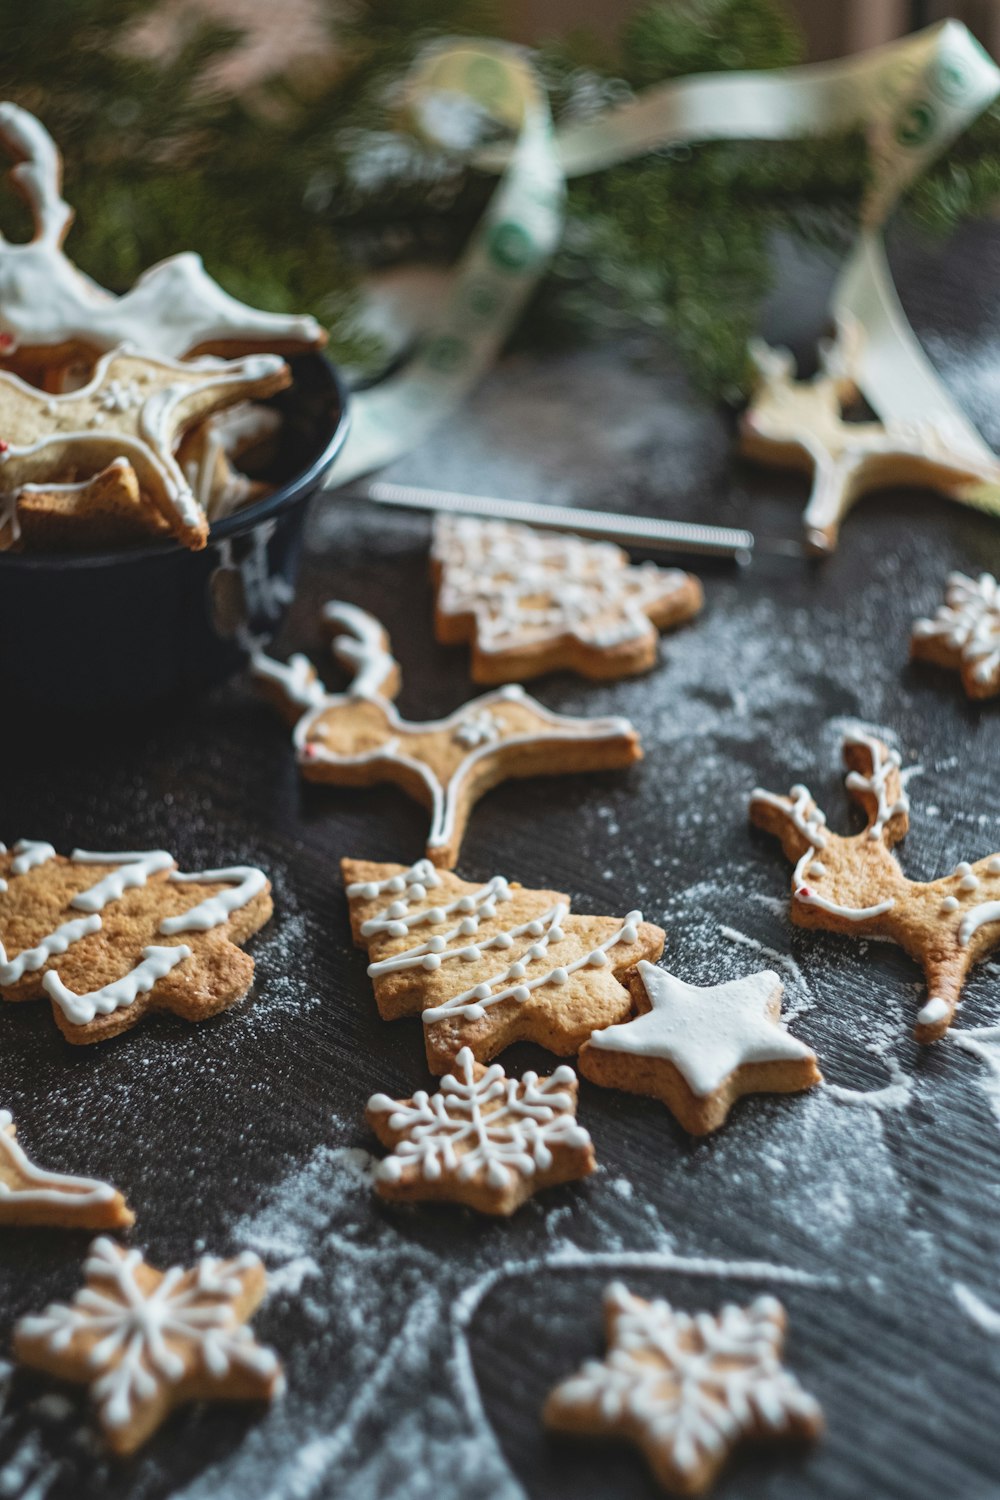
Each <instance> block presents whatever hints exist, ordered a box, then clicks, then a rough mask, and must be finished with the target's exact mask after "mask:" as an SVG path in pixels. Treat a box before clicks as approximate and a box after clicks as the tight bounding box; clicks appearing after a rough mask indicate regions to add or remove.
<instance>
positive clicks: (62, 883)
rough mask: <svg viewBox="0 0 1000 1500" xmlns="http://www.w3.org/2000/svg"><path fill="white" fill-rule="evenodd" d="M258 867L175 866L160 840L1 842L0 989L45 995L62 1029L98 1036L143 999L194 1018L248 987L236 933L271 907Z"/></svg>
mask: <svg viewBox="0 0 1000 1500" xmlns="http://www.w3.org/2000/svg"><path fill="white" fill-rule="evenodd" d="M270 891H271V886H270V882H269V881H268V879H267V877H266V876H265V875H264V873H263V872H262V871H261V870H256V869H253V868H251V867H250V866H244V865H240V866H236V867H234V868H232V869H227V870H201V871H198V872H196V873H194V874H190V875H188V874H182V873H181V872H180V871H179V870H178V869H177V868H176V865H175V863H174V859H173V856H172V855H170V854H168V853H167V852H166V851H165V850H163V849H151V850H148V851H146V852H144V853H138V852H129V853H123V854H93V853H90V852H89V851H88V850H85V849H74V851H73V853H72V854H71V855H70V856H69V858H68V859H67V858H64V857H63V856H62V855H59V854H56V852H55V850H54V849H53V847H52V845H51V844H45V843H41V842H38V841H33V840H29V839H22V840H21V841H20V842H19V843H17V844H15V845H14V847H13V849H12V850H10V851H7V850H6V849H5V847H4V846H3V845H0V998H2V999H4V1000H37V999H40V998H41V997H42V995H47V996H48V998H49V1000H50V1001H51V1003H52V1014H53V1016H54V1018H55V1021H56V1024H57V1025H58V1027H59V1029H60V1031H61V1032H62V1034H63V1036H65V1037H66V1039H67V1041H70V1042H75V1043H87V1042H99V1041H103V1040H104V1039H105V1038H107V1037H110V1036H116V1035H117V1034H118V1033H119V1032H120V1031H127V1030H128V1029H129V1028H130V1027H132V1026H135V1025H136V1024H137V1023H138V1022H139V1021H140V1020H141V1019H142V1017H143V1015H144V1014H145V1013H146V1012H147V1011H149V1010H169V1011H172V1012H173V1013H174V1014H175V1015H179V1016H183V1017H184V1019H185V1020H188V1021H201V1020H204V1019H205V1018H206V1017H208V1016H212V1015H215V1014H216V1012H217V1011H220V1010H225V1009H227V1008H228V1007H229V1006H231V1005H235V1003H236V1001H237V1000H240V999H242V998H243V996H244V995H245V994H246V992H247V990H248V989H249V988H250V984H251V981H252V979H253V970H254V965H253V959H252V958H250V957H249V956H248V955H247V954H246V953H244V952H242V950H241V948H240V947H238V946H237V945H238V944H242V943H245V942H247V940H248V939H249V938H250V937H251V936H252V935H253V934H254V933H255V932H257V931H258V929H259V928H261V927H263V925H264V923H265V922H266V921H267V920H268V918H269V917H270V915H271V911H272V905H271V895H270Z"/></svg>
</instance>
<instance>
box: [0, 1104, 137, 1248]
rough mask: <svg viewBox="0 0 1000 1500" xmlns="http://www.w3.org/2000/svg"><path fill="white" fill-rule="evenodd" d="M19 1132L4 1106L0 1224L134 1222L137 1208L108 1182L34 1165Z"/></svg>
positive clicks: (110, 1225) (114, 1225)
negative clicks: (131, 1207) (17, 1138)
mask: <svg viewBox="0 0 1000 1500" xmlns="http://www.w3.org/2000/svg"><path fill="white" fill-rule="evenodd" d="M15 1133H16V1131H15V1126H14V1121H13V1119H12V1117H11V1113H10V1111H9V1110H7V1109H0V1224H19V1225H28V1224H30V1225H43V1226H45V1227H47V1228H52V1229H127V1228H128V1227H129V1225H130V1224H134V1223H135V1214H134V1213H133V1212H132V1210H131V1209H130V1208H129V1206H128V1204H127V1203H126V1202H125V1199H124V1198H123V1197H122V1195H121V1193H119V1192H117V1191H116V1189H115V1188H113V1187H112V1186H111V1184H110V1183H107V1182H96V1181H95V1180H94V1179H93V1178H92V1177H68V1176H66V1175H65V1174H64V1173H62V1172H47V1171H45V1170H44V1169H43V1168H42V1167H36V1166H35V1164H34V1162H33V1161H29V1159H28V1157H27V1156H25V1154H24V1152H23V1151H22V1149H21V1147H20V1145H19V1144H18V1142H17V1141H16V1140H15V1139H14V1136H15Z"/></svg>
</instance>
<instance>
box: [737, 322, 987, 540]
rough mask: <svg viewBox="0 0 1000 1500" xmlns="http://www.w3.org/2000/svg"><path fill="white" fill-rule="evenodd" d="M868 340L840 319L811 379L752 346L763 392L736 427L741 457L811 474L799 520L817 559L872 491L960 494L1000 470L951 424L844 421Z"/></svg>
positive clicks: (784, 359) (785, 358)
mask: <svg viewBox="0 0 1000 1500" xmlns="http://www.w3.org/2000/svg"><path fill="white" fill-rule="evenodd" d="M863 337H864V333H863V330H862V329H861V327H860V325H859V324H857V323H856V322H855V321H854V320H848V319H843V320H841V321H840V322H839V323H838V326H837V333H836V337H835V338H834V339H833V340H829V341H826V342H824V343H822V344H821V345H820V351H819V371H818V373H817V374H816V375H814V376H813V377H812V379H811V380H799V379H797V378H796V374H795V360H794V358H793V356H792V354H791V353H790V352H789V351H788V350H787V349H774V348H772V347H771V346H770V345H769V344H766V343H764V342H763V340H761V339H755V340H753V342H752V344H751V347H750V357H751V359H752V361H753V364H754V366H755V368H756V372H757V384H756V388H755V390H754V392H753V395H752V396H751V398H750V403H749V405H748V406H747V408H746V411H745V412H744V413H743V416H742V418H741V421H740V451H741V452H742V453H744V454H745V455H746V456H747V457H748V458H752V459H756V460H758V461H759V462H760V463H765V464H773V465H775V466H776V467H779V468H792V469H804V470H806V471H807V472H810V471H811V472H812V475H813V483H812V490H811V493H810V495H809V503H808V505H807V506H806V509H805V513H804V515H803V517H802V520H803V525H804V527H805V545H806V547H807V548H808V549H809V551H811V552H816V553H824V552H832V551H833V550H834V548H835V547H836V545H837V541H838V538H839V534H840V525H841V522H842V521H843V519H844V517H845V516H846V515H847V512H848V511H849V510H850V509H851V507H852V506H853V505H854V504H855V502H856V501H857V500H860V499H861V497H862V495H865V494H867V493H868V492H869V491H871V490H878V489H886V488H889V487H891V486H893V485H900V484H911V485H921V486H926V487H927V488H930V489H933V490H937V491H938V492H939V493H941V494H943V495H949V496H956V495H959V494H962V493H964V492H966V491H967V490H968V489H969V488H970V487H972V486H977V485H982V484H984V483H987V484H993V485H995V484H997V483H998V481H1000V464H992V465H984V464H983V462H982V460H981V459H980V458H979V457H978V455H976V454H973V453H966V452H963V451H962V446H961V443H960V441H959V440H958V437H957V435H956V434H953V433H951V432H949V431H948V429H947V426H946V423H945V422H940V423H935V422H912V423H909V422H907V423H904V422H891V421H890V422H879V421H868V422H848V421H846V420H845V418H844V408H845V407H846V406H849V405H850V404H851V403H852V402H854V401H856V400H858V397H859V391H858V387H857V384H856V383H855V371H856V369H857V361H858V354H859V352H860V348H861V341H862V339H863Z"/></svg>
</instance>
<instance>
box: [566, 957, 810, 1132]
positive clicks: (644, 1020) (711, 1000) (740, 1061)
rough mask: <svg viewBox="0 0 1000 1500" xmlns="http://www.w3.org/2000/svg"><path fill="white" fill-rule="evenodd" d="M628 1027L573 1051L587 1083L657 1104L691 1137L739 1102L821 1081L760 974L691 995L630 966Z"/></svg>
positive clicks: (774, 987)
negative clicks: (632, 1008)
mask: <svg viewBox="0 0 1000 1500" xmlns="http://www.w3.org/2000/svg"><path fill="white" fill-rule="evenodd" d="M626 979H627V982H628V986H629V989H630V991H631V993H632V998H633V1000H634V1001H635V1004H636V1008H637V1010H638V1011H639V1014H638V1016H637V1017H636V1018H635V1020H632V1021H626V1022H625V1023H624V1024H621V1025H618V1026H608V1027H607V1028H606V1029H605V1030H604V1031H595V1032H594V1034H593V1036H592V1037H591V1038H590V1041H589V1042H586V1043H584V1045H583V1047H582V1048H581V1049H580V1062H579V1067H580V1072H581V1073H582V1074H583V1076H584V1077H585V1078H589V1079H590V1081H591V1082H592V1083H599V1084H601V1085H603V1086H604V1087H605V1088H615V1089H624V1090H625V1091H626V1092H627V1093H630V1094H649V1095H651V1096H652V1097H653V1098H654V1099H661V1100H662V1101H663V1103H664V1104H665V1105H666V1106H667V1108H668V1109H669V1110H670V1111H671V1113H672V1114H674V1115H676V1117H677V1119H678V1120H679V1121H680V1123H681V1124H682V1125H683V1126H684V1129H685V1130H689V1131H690V1132H691V1134H692V1135H708V1134H709V1133H710V1132H711V1131H713V1130H718V1128H719V1126H720V1125H723V1124H724V1123H725V1121H726V1118H727V1116H728V1114H729V1111H730V1110H731V1109H732V1107H733V1105H734V1104H735V1103H736V1101H737V1099H741V1098H742V1097H743V1095H744V1094H791V1093H797V1092H799V1090H801V1089H809V1088H812V1087H813V1086H814V1085H815V1084H817V1083H820V1082H821V1081H822V1078H821V1074H820V1071H819V1069H818V1067H817V1066H816V1055H815V1053H814V1052H812V1051H811V1049H810V1048H809V1047H807V1046H806V1045H805V1043H804V1042H800V1041H799V1040H798V1039H797V1038H796V1037H794V1036H792V1035H791V1034H790V1032H788V1031H786V1030H785V1028H784V1026H782V1025H781V1019H780V1018H781V994H782V985H781V980H780V979H779V978H778V976H777V974H773V973H771V971H770V970H764V971H763V972H762V973H760V974H748V975H747V976H746V978H745V979H733V980H730V981H729V983H728V984H717V985H712V986H710V987H709V988H707V989H700V988H698V986H696V985H693V984H685V983H684V981H683V980H681V979H675V978H674V976H673V974H668V973H667V971H666V970H665V969H657V968H655V967H654V966H653V965H652V964H650V963H641V964H638V965H637V967H636V969H635V970H634V972H632V973H631V974H629V975H627V976H626Z"/></svg>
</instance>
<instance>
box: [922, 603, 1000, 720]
mask: <svg viewBox="0 0 1000 1500" xmlns="http://www.w3.org/2000/svg"><path fill="white" fill-rule="evenodd" d="M910 655H911V656H912V657H913V658H914V660H915V661H929V662H933V663H934V664H935V665H936V666H939V667H950V668H951V669H952V670H953V671H955V672H958V673H960V674H961V678H962V686H963V688H964V689H965V691H966V693H967V694H968V695H969V697H970V698H993V697H995V696H996V694H997V693H1000V583H998V582H997V580H996V579H995V578H994V577H993V575H992V573H980V575H979V577H978V578H966V576H965V574H964V573H949V575H948V583H947V587H946V589H945V596H944V603H943V604H942V605H940V606H939V608H938V610H937V613H936V614H935V615H934V618H933V619H930V620H916V621H914V625H913V634H912V636H911V638H910Z"/></svg>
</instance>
